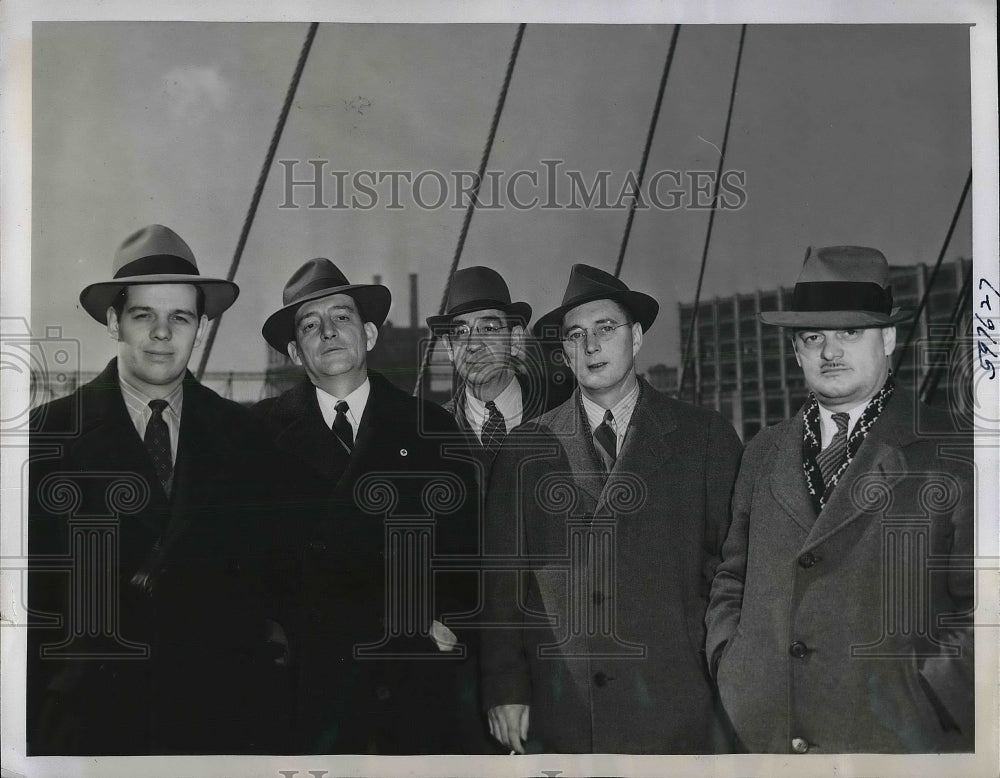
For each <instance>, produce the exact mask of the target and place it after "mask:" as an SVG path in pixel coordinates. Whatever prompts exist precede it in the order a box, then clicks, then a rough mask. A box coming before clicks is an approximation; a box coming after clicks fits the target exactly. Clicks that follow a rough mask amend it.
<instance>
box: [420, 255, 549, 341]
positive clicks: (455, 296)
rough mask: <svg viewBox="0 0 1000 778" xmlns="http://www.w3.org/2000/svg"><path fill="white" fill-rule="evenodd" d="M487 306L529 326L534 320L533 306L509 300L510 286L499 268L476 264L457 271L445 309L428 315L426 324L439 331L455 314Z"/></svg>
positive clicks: (481, 309)
mask: <svg viewBox="0 0 1000 778" xmlns="http://www.w3.org/2000/svg"><path fill="white" fill-rule="evenodd" d="M487 308H495V309H497V310H499V311H503V312H504V313H505V314H507V315H508V316H510V317H511V318H513V319H517V320H518V321H519V322H520V324H521V326H522V327H527V326H528V322H529V321H530V320H531V306H530V305H528V304H527V303H512V302H511V301H510V290H509V289H508V288H507V282H506V281H504V280H503V276H501V275H500V274H499V273H498V272H497V271H496V270H493V269H491V268H488V267H482V266H479V265H477V266H474V267H465V268H462V269H461V270H456V271H455V275H454V276H452V279H451V286H450V287H449V289H448V300H447V302H446V303H445V312H444V313H443V314H441V315H440V316H428V317H427V326H428V327H430V329H431V332H440V331H442V330H443V329H445V328H446V327H447V326H448V324H450V323H451V320H452V319H453V318H454V317H455V316H458V315H460V314H463V313H471V312H473V311H483V310H486V309H487Z"/></svg>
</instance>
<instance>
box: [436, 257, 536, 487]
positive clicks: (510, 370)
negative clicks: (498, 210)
mask: <svg viewBox="0 0 1000 778" xmlns="http://www.w3.org/2000/svg"><path fill="white" fill-rule="evenodd" d="M530 319H531V306H530V305H528V303H525V302H511V299H510V290H509V289H508V288H507V282H506V281H504V279H503V277H502V276H501V275H500V274H499V273H498V272H496V271H495V270H493V269H492V268H488V267H481V266H475V267H467V268H462V269H461V270H458V271H456V272H455V275H454V277H453V278H452V282H451V286H450V288H449V290H448V300H447V303H446V308H445V312H444V313H443V314H441V315H439V316H429V317H428V318H427V326H428V327H429V328H430V329H431V331H432V332H434V333H436V334H439V335H441V336H442V337H443V339H444V342H445V345H446V347H447V349H448V358H449V359H450V360H451V362H452V364H453V365H454V366H455V372H456V373H457V374H458V392H457V393H456V394H455V396H454V397H452V399H451V400H449V401H448V402H447V403H446V404H445V405H444V408H445V410H447V411H448V412H450V413H452V414H453V415H454V416H455V421H456V423H457V424H458V426H459V429H461V430H462V431H463V432H464V433H466V436H467V437H468V438H469V439H470V441H474V442H475V443H476V446H475V450H476V451H477V452H479V453H480V454H481V456H480V458H479V460H480V464H481V466H482V468H481V470H482V472H481V482H482V483H485V482H486V479H487V477H488V475H489V470H490V466H491V465H492V464H493V459H494V458H495V457H496V453H497V451H499V449H500V445H501V443H503V439H504V438H505V437H506V436H507V433H508V432H510V431H511V430H512V429H514V427H516V426H518V425H519V424H521V423H523V422H526V421H530V420H531V419H533V418H535V417H536V416H538V414H539V413H541V412H542V411H543V410H545V399H546V398H545V391H544V384H543V381H542V377H541V375H540V373H539V371H537V370H529V369H528V360H527V359H526V351H527V344H526V342H525V341H526V332H525V330H526V328H527V326H528V322H529V320H530Z"/></svg>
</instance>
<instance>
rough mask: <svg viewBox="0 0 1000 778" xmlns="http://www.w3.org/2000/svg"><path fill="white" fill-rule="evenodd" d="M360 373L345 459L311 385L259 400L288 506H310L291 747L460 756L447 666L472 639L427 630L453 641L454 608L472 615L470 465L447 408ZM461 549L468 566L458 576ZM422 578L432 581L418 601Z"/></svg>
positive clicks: (475, 503)
mask: <svg viewBox="0 0 1000 778" xmlns="http://www.w3.org/2000/svg"><path fill="white" fill-rule="evenodd" d="M369 378H370V381H371V393H370V395H369V399H368V404H367V406H366V408H365V411H364V414H363V416H362V418H361V422H360V424H359V425H358V429H357V430H356V431H355V443H354V450H353V452H352V453H350V454H349V453H348V452H347V451H346V450H345V449H344V448H343V447H342V446H341V445H340V444H339V442H338V441H337V438H336V436H335V435H334V433H333V431H332V430H331V429H330V428H329V427H327V426H326V424H325V422H324V420H323V415H322V413H321V411H320V408H319V402H318V401H317V399H316V388H315V387H314V386H313V385H312V384H311V383H310V382H309V381H304V382H302V383H301V384H299V385H298V386H296V387H294V388H292V389H290V390H288V391H287V392H285V393H284V394H282V395H281V396H279V397H276V398H272V399H268V400H263V401H262V402H260V403H258V404H257V405H256V406H255V407H254V412H255V414H256V416H257V417H258V418H259V419H260V420H261V421H262V422H263V424H264V425H265V427H266V428H267V429H268V431H269V433H270V435H271V437H272V439H273V440H274V442H275V444H276V445H277V447H278V448H279V450H280V451H281V452H282V455H283V457H284V459H285V462H284V467H285V469H286V472H287V473H288V475H287V477H288V478H290V479H293V481H294V484H295V491H296V492H297V493H298V495H299V497H298V499H296V500H292V501H290V502H289V513H290V514H291V513H296V512H297V513H299V514H302V513H305V514H306V516H305V521H304V522H300V521H296V522H295V524H296V525H298V526H301V525H302V524H303V523H304V525H305V532H304V534H303V544H302V545H303V554H302V563H301V593H300V598H299V605H300V607H299V618H298V620H297V622H296V624H297V626H296V628H295V630H294V631H295V635H294V637H293V639H292V645H293V650H294V651H295V653H296V663H297V666H298V676H299V688H298V702H297V705H296V724H295V729H296V732H297V741H296V750H297V751H300V752H304V753H362V754H367V753H378V754H408V753H450V752H453V751H459V750H461V743H460V742H459V741H460V738H459V736H458V733H457V723H456V711H457V708H458V701H457V699H456V694H457V692H456V689H457V686H456V681H455V668H456V667H457V665H458V664H460V662H461V661H462V659H463V656H467V655H468V654H467V650H465V649H467V646H465V644H463V650H462V651H461V652H458V651H456V652H449V653H445V652H440V651H438V650H437V648H436V647H435V645H434V643H433V641H432V640H431V639H430V637H429V636H428V633H427V630H428V629H429V626H430V622H431V620H432V619H437V620H439V621H442V622H443V623H445V624H446V625H447V626H449V628H451V629H452V631H453V632H455V633H456V635H458V637H459V640H460V642H461V641H462V640H463V626H462V620H461V619H459V620H458V621H455V620H453V618H450V617H456V616H457V615H458V614H461V613H466V618H465V621H464V623H466V624H468V623H471V615H472V611H473V610H474V608H475V597H476V580H475V578H476V573H475V554H476V551H477V548H476V546H477V535H478V531H479V530H478V525H479V522H478V514H479V492H478V488H477V486H476V481H475V472H474V468H473V466H472V464H471V456H470V454H469V452H468V450H467V448H468V447H467V446H465V444H464V441H463V440H462V439H461V436H460V434H459V432H458V429H457V428H456V426H455V422H454V420H453V419H452V418H451V416H450V415H449V414H448V413H446V412H445V411H444V410H442V408H441V407H440V406H438V405H435V404H433V403H430V402H425V401H422V400H419V399H417V398H414V397H411V396H410V395H409V394H407V393H405V392H403V391H402V390H400V389H398V388H396V387H395V386H393V385H392V384H391V383H390V382H389V381H388V380H386V379H385V378H384V377H382V376H381V375H379V374H377V373H372V372H369ZM453 449H454V450H453ZM428 522H429V523H430V524H431V525H433V528H432V529H431V530H429V532H430V533H431V534H430V535H424V534H421V533H422V532H423V531H424V530H421V529H418V528H417V525H420V526H424V527H426V525H427V524H428ZM391 527H394V528H395V529H391ZM407 527H409V528H410V529H409V530H408V529H407ZM411 530H412V532H411ZM408 533H409V534H408ZM390 536H391V537H390ZM405 538H410V540H405ZM414 544H415V545H414ZM460 554H464V555H465V556H466V558H467V566H468V565H472V570H471V571H470V572H467V573H458V572H453V571H454V570H455V569H456V568H457V566H458V565H457V557H458V556H459V555H460ZM418 557H420V558H423V559H425V561H426V559H427V558H428V557H430V558H432V560H433V561H432V564H433V565H434V566H435V567H436V569H435V570H434V571H432V573H431V574H430V577H429V578H426V579H420V580H421V581H422V583H418V584H414V581H415V580H417V579H415V578H414V577H413V576H415V575H416V576H418V577H419V572H418V571H417V567H418V566H419V563H418ZM449 559H450V562H456V564H451V565H450V562H449ZM469 559H471V561H469ZM407 560H409V561H407ZM449 565H450V567H451V570H452V572H449V569H446V568H448V567H449ZM421 586H424V587H429V589H427V597H422V596H420V595H421V592H422V591H423V590H422V589H420V588H419V587H421ZM415 587H416V588H415ZM418 601H419V602H420V603H423V604H422V605H414V603H415V602H418ZM449 616H450V617H449ZM380 644H381V645H380Z"/></svg>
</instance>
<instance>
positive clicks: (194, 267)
mask: <svg viewBox="0 0 1000 778" xmlns="http://www.w3.org/2000/svg"><path fill="white" fill-rule="evenodd" d="M112 271H113V276H114V278H123V277H135V276H146V275H159V274H166V273H172V274H178V275H194V276H196V275H200V274H199V272H198V263H197V262H196V261H195V258H194V252H192V251H191V247H190V246H188V244H187V243H185V242H184V239H183V238H181V236H180V235H178V234H177V233H176V232H174V231H173V230H172V229H170V228H169V227H164V226H163V225H162V224H150V225H149V226H147V227H143V228H142V229H140V230H136V231H135V232H133V233H132V234H131V235H129V236H128V237H127V238H125V240H124V241H123V242H122V244H121V246H119V247H118V250H117V251H116V252H115V258H114V263H113V265H112Z"/></svg>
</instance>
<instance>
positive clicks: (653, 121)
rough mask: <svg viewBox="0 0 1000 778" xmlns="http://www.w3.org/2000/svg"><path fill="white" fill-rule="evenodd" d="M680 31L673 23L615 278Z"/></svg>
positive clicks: (635, 205) (619, 268)
mask: <svg viewBox="0 0 1000 778" xmlns="http://www.w3.org/2000/svg"><path fill="white" fill-rule="evenodd" d="M680 31H681V26H680V25H679V24H675V25H674V31H673V34H672V35H671V36H670V47H669V48H668V49H667V60H666V62H664V63H663V75H661V76H660V89H659V91H658V92H657V93H656V103H655V104H654V106H653V118H652V119H651V120H650V122H649V130H648V131H647V133H646V147H645V148H644V149H643V150H642V162H641V163H640V164H639V180H638V181H637V182H636V192H635V197H634V198H633V199H632V204H631V206H630V207H629V209H628V217H627V218H626V219H625V233H624V234H623V235H622V243H621V247H620V248H619V249H618V261H617V262H616V263H615V278H618V277H619V276H621V274H622V262H624V261H625V249H626V248H628V239H629V235H630V234H631V233H632V220H633V219H634V218H635V209H636V207H637V206H638V204H639V198H640V197H641V194H640V193H641V192H642V182H643V180H644V179H645V177H646V163H647V162H648V161H649V150H650V149H651V148H652V146H653V136H654V135H655V134H656V125H657V124H658V123H659V119H660V106H662V105H663V92H664V90H665V89H666V87H667V77H668V76H669V75H670V66H671V64H672V63H673V61H674V49H676V48H677V35H678V34H679V33H680Z"/></svg>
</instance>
